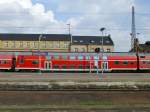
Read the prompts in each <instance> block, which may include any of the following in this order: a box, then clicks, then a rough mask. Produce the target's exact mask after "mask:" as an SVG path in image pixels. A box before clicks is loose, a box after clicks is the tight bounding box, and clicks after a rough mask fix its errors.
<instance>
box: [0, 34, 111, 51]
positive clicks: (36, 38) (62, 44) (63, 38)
mask: <svg viewBox="0 0 150 112" xmlns="http://www.w3.org/2000/svg"><path fill="white" fill-rule="evenodd" d="M41 36H42V37H41ZM71 38H72V39H71ZM71 40H72V42H71ZM95 48H100V49H102V42H101V37H98V36H71V35H66V34H43V35H40V34H0V51H38V50H41V51H50V52H95ZM103 48H104V51H105V52H113V51H114V44H113V41H112V40H111V38H110V36H106V37H104V38H103Z"/></svg>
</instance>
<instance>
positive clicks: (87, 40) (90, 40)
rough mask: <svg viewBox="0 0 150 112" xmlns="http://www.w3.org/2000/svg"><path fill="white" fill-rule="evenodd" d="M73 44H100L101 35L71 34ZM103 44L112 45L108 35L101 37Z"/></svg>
mask: <svg viewBox="0 0 150 112" xmlns="http://www.w3.org/2000/svg"><path fill="white" fill-rule="evenodd" d="M72 44H73V45H102V36H72ZM103 44H104V45H114V43H113V41H112V39H111V37H110V35H108V36H104V37H103Z"/></svg>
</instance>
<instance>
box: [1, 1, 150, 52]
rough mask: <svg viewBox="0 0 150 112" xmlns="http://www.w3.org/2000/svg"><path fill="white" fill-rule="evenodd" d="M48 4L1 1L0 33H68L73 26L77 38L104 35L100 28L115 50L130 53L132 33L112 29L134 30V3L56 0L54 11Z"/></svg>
mask: <svg viewBox="0 0 150 112" xmlns="http://www.w3.org/2000/svg"><path fill="white" fill-rule="evenodd" d="M39 1H40V0H39ZM46 3H47V4H41V3H35V4H33V3H32V1H31V0H0V15H1V16H0V32H18V33H22V32H23V33H67V31H68V29H67V25H66V24H67V23H71V28H72V29H71V32H72V33H73V34H74V35H101V32H100V31H99V29H100V28H101V27H106V29H107V33H109V34H111V37H112V39H113V41H114V42H115V51H129V48H130V35H129V34H130V31H126V30H125V31H124V30H112V29H117V28H119V29H126V28H127V27H128V29H131V28H130V26H131V6H132V5H135V6H136V4H135V0H56V1H55V4H56V3H57V7H56V6H55V8H54V7H53V6H52V5H51V4H48V3H49V2H46ZM44 5H48V7H50V9H51V7H52V9H53V11H54V12H56V13H54V12H53V11H52V10H50V9H48V10H46V8H45V6H44ZM138 7H139V6H138ZM63 14H64V15H63ZM58 18H59V19H58ZM145 20H146V21H147V23H146V22H145ZM148 21H149V19H148V18H145V17H143V18H141V20H137V21H136V22H137V23H141V24H144V25H146V24H147V26H149V25H150V24H149V22H148ZM148 24H149V25H148ZM2 26H6V27H2ZM14 26H22V27H23V26H24V27H26V28H14ZM9 27H10V28H9ZM140 33H141V32H140ZM141 36H142V37H144V36H143V35H141ZM147 39H148V38H147ZM143 40H146V39H144V38H142V41H143Z"/></svg>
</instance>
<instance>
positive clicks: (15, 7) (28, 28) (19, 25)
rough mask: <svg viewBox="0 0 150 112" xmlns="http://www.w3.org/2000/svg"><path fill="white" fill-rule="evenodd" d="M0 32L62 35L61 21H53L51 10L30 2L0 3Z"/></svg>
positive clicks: (4, 1) (18, 0)
mask: <svg viewBox="0 0 150 112" xmlns="http://www.w3.org/2000/svg"><path fill="white" fill-rule="evenodd" d="M0 15H1V16H0V32H13V33H51V32H52V33H62V32H64V31H61V30H60V29H58V30H57V29H51V28H49V27H52V28H53V27H55V28H56V27H60V26H62V25H63V23H62V22H61V21H57V20H56V19H55V16H54V13H53V12H52V11H51V10H48V11H46V9H45V7H44V5H43V4H39V3H36V4H33V3H32V1H31V0H7V1H6V0H1V1H0Z"/></svg>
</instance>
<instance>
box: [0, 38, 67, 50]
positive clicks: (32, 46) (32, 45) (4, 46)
mask: <svg viewBox="0 0 150 112" xmlns="http://www.w3.org/2000/svg"><path fill="white" fill-rule="evenodd" d="M69 44H70V41H40V50H48V51H60V52H68V49H69ZM38 48H39V42H38V41H11V40H8V41H0V50H21V51H22V50H38Z"/></svg>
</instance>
